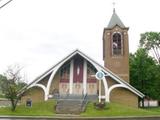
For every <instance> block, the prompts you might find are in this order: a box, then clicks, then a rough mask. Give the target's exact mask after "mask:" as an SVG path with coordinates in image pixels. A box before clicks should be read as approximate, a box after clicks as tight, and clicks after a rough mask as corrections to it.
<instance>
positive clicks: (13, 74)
mask: <svg viewBox="0 0 160 120" xmlns="http://www.w3.org/2000/svg"><path fill="white" fill-rule="evenodd" d="M20 71H21V69H20V68H19V66H14V68H13V67H9V68H8V70H7V71H6V73H5V74H4V77H2V78H3V80H2V79H1V81H2V84H1V88H2V92H3V94H4V95H5V97H6V98H7V99H9V100H10V101H11V110H12V111H15V109H16V106H17V103H18V100H19V99H20V98H21V96H20V95H18V93H19V91H20V90H21V89H22V87H24V85H25V84H24V83H23V82H22V81H21V80H22V78H21V76H20Z"/></svg>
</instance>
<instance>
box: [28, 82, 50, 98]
mask: <svg viewBox="0 0 160 120" xmlns="http://www.w3.org/2000/svg"><path fill="white" fill-rule="evenodd" d="M33 87H39V88H42V90H43V92H44V100H46V94H47V93H46V87H45V86H44V85H42V84H34V85H32V86H30V87H29V88H33ZM29 88H28V89H29Z"/></svg>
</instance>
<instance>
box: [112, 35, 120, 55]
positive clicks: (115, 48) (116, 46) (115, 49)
mask: <svg viewBox="0 0 160 120" xmlns="http://www.w3.org/2000/svg"><path fill="white" fill-rule="evenodd" d="M112 40H113V41H112V54H113V55H121V54H122V38H121V34H120V33H114V34H113V38H112Z"/></svg>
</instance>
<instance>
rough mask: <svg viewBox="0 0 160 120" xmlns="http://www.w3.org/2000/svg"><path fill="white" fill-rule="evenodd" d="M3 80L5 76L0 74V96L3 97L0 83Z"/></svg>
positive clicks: (0, 83)
mask: <svg viewBox="0 0 160 120" xmlns="http://www.w3.org/2000/svg"><path fill="white" fill-rule="evenodd" d="M4 80H6V77H5V76H3V75H1V74H0V98H1V97H4V95H3V93H2V87H1V85H2V84H3V81H4Z"/></svg>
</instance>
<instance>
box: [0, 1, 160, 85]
mask: <svg viewBox="0 0 160 120" xmlns="http://www.w3.org/2000/svg"><path fill="white" fill-rule="evenodd" d="M2 1H3V0H2ZM0 2H1V1H0ZM115 2H116V5H115V7H116V13H117V14H118V15H119V17H120V18H121V20H122V21H123V23H124V24H125V26H127V27H129V28H130V29H129V45H130V52H135V51H136V49H137V47H138V42H139V39H140V33H143V32H146V31H159V30H160V23H159V21H160V14H159V11H160V1H159V0H115ZM112 3H113V0H13V1H12V2H11V3H9V4H8V5H7V6H5V7H4V8H3V9H0V56H1V57H0V73H3V72H5V70H6V69H7V66H9V65H14V64H19V65H20V66H22V67H23V75H24V76H25V79H27V80H28V82H30V81H32V80H33V79H34V78H35V77H36V76H38V75H40V74H41V73H43V72H44V71H45V70H47V69H48V68H50V67H51V66H52V65H54V64H56V62H58V61H59V60H61V59H62V58H63V57H65V56H66V55H68V54H70V52H72V51H74V50H75V49H77V48H78V49H80V50H81V51H82V52H84V53H85V54H87V55H88V56H90V57H91V58H93V59H95V60H96V61H98V62H99V63H100V64H103V61H102V34H103V29H104V27H106V26H107V25H108V22H109V20H110V18H111V15H112V12H113V5H112Z"/></svg>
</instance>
